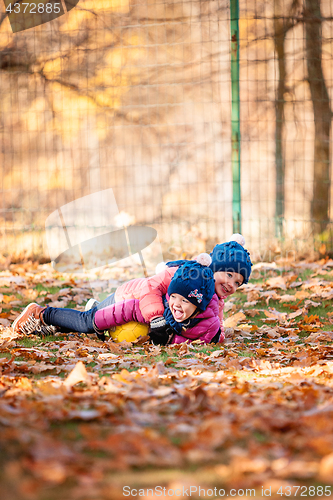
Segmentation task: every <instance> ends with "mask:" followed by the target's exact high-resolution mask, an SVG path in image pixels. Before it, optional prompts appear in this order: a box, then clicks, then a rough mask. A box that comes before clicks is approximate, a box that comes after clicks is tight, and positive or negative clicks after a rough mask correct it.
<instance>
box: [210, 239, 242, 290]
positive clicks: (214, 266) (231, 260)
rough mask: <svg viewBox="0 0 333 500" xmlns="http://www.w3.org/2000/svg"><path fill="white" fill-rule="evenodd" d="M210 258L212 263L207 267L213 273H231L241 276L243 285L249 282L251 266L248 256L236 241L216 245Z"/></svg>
mask: <svg viewBox="0 0 333 500" xmlns="http://www.w3.org/2000/svg"><path fill="white" fill-rule="evenodd" d="M210 256H211V258H212V263H211V264H210V266H209V267H210V269H211V270H212V271H213V273H216V272H219V271H231V272H235V273H239V274H241V275H242V276H243V278H244V281H243V283H247V282H248V281H249V277H250V274H251V266H252V262H251V258H250V254H249V252H248V251H247V250H245V248H244V247H243V246H242V245H240V244H239V243H237V242H236V241H228V242H227V243H221V244H219V245H216V246H215V247H214V249H213V251H212V253H211V254H210Z"/></svg>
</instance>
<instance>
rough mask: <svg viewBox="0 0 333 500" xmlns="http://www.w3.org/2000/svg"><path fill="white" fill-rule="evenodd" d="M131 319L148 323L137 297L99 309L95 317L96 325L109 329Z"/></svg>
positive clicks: (101, 328) (100, 328)
mask: <svg viewBox="0 0 333 500" xmlns="http://www.w3.org/2000/svg"><path fill="white" fill-rule="evenodd" d="M129 321H137V322H139V323H146V321H145V319H144V317H143V316H142V314H141V311H140V307H139V301H138V300H137V299H130V300H123V301H122V302H116V303H115V304H112V305H111V306H108V307H105V308H104V309H99V310H98V311H96V313H95V317H94V322H95V325H96V326H97V328H98V329H99V330H108V329H109V328H111V327H112V326H118V325H124V324H125V323H128V322H129Z"/></svg>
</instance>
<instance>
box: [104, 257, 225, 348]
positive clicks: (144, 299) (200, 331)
mask: <svg viewBox="0 0 333 500" xmlns="http://www.w3.org/2000/svg"><path fill="white" fill-rule="evenodd" d="M177 269H178V268H177V267H168V268H166V269H165V270H164V271H162V272H160V273H158V274H156V275H155V276H152V277H150V278H139V279H134V280H131V281H128V282H127V283H124V284H123V285H122V286H120V287H119V288H118V289H117V290H116V292H115V301H116V303H115V304H113V305H111V306H109V307H107V308H105V309H100V310H99V311H98V312H97V313H96V315H95V322H96V325H97V327H98V328H100V329H106V328H110V327H111V326H115V325H118V324H124V323H127V322H129V321H138V322H140V323H150V321H151V320H152V319H154V318H157V317H159V316H163V313H164V305H163V299H162V297H163V295H167V290H168V287H169V285H170V281H171V279H172V277H173V275H174V274H175V272H176V271H177ZM132 299H136V300H135V301H134V302H132ZM127 302H128V303H127ZM126 303H127V304H126ZM223 308H224V300H223V298H222V299H218V297H217V295H216V294H214V296H213V298H212V300H211V301H210V303H209V304H208V307H207V309H206V311H205V312H203V313H200V314H198V315H197V316H196V318H198V319H201V318H202V320H203V321H200V322H199V323H198V324H197V325H195V326H194V327H192V328H190V329H187V330H186V331H184V334H183V335H175V338H174V340H173V343H181V342H185V341H186V340H190V341H192V340H195V339H198V338H200V339H201V340H203V342H206V343H208V342H210V341H211V339H212V338H213V337H214V335H215V334H216V333H217V331H218V329H219V328H221V335H220V339H219V341H220V342H222V341H223V340H224V329H223ZM107 310H109V311H107ZM102 311H105V312H103V313H102ZM140 315H141V317H142V319H139V317H140ZM99 320H101V323H100V325H99V324H98V321H99ZM105 325H106V326H105Z"/></svg>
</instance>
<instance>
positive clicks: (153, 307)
mask: <svg viewBox="0 0 333 500" xmlns="http://www.w3.org/2000/svg"><path fill="white" fill-rule="evenodd" d="M177 269H178V268H177V267H168V268H167V269H165V270H164V271H162V272H161V273H158V274H155V276H152V277H151V278H147V279H146V281H145V283H144V285H143V286H142V288H141V292H140V297H139V301H140V310H141V313H142V315H143V317H144V318H145V322H146V323H150V322H151V320H152V319H154V318H157V317H159V316H163V313H164V305H163V299H162V297H163V295H165V294H166V293H167V291H168V288H169V285H170V281H171V280H172V277H173V275H174V274H175V272H176V271H177Z"/></svg>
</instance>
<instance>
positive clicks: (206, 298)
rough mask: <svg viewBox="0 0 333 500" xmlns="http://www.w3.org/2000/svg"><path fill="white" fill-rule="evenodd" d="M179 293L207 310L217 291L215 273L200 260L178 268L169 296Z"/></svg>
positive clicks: (201, 308) (170, 286) (202, 309)
mask: <svg viewBox="0 0 333 500" xmlns="http://www.w3.org/2000/svg"><path fill="white" fill-rule="evenodd" d="M172 293H178V294H179V295H182V296H183V297H185V299H187V300H188V301H189V302H191V303H192V304H194V305H195V306H196V307H198V309H200V310H201V311H205V310H206V307H207V306H208V304H209V302H210V301H211V299H212V297H213V295H214V293H215V280H214V274H213V271H212V270H211V269H209V267H206V266H202V265H201V264H199V263H198V262H191V261H190V262H187V263H186V264H184V265H182V266H181V267H179V268H178V269H177V271H176V272H175V274H174V276H173V278H172V280H171V282H170V285H169V288H168V294H169V296H170V295H171V294H172Z"/></svg>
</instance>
